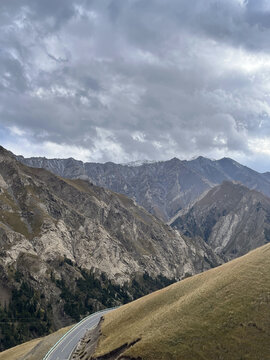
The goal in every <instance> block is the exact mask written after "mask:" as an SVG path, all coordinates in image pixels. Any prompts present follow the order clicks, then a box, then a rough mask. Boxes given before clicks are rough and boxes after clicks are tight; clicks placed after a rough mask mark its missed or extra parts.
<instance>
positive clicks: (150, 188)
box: [18, 156, 270, 221]
mask: <svg viewBox="0 0 270 360" xmlns="http://www.w3.org/2000/svg"><path fill="white" fill-rule="evenodd" d="M18 159H19V160H20V161H21V162H23V163H25V164H26V165H29V166H33V167H40V168H45V169H48V170H49V171H52V172H53V173H55V174H57V175H60V176H63V177H66V178H71V179H74V178H82V179H90V180H91V181H92V182H93V183H94V184H96V185H99V186H104V187H106V188H108V189H111V190H113V191H116V192H119V193H122V194H125V195H127V196H128V197H130V198H133V199H134V200H136V202H137V203H138V204H140V205H141V206H143V207H144V208H145V209H147V210H148V211H149V212H150V213H152V214H154V215H156V216H157V217H158V218H160V219H162V220H164V221H168V220H169V219H171V218H172V217H174V216H175V214H176V213H177V212H178V211H179V210H181V209H182V208H185V207H186V206H188V205H189V204H191V203H192V202H194V201H195V200H196V199H197V198H198V197H199V196H200V195H201V194H203V193H204V192H205V191H206V190H208V189H210V188H211V187H214V186H216V185H218V184H221V183H222V182H223V181H224V180H229V181H239V182H241V183H242V184H244V185H245V186H247V187H249V188H250V189H256V190H258V191H261V192H262V193H264V194H265V195H267V196H270V177H269V176H267V175H266V174H260V173H258V172H256V171H254V170H251V169H249V168H247V167H246V166H243V165H241V164H239V163H237V162H236V161H234V160H232V159H229V158H224V159H221V160H218V161H213V160H210V159H207V158H203V157H198V158H197V159H195V160H191V161H180V160H179V159H176V158H174V159H171V160H169V161H160V162H155V163H144V164H142V165H139V166H138V164H134V165H132V164H128V165H119V164H114V163H106V164H98V163H83V162H82V161H77V160H74V159H46V158H29V159H25V158H23V157H21V156H19V157H18Z"/></svg>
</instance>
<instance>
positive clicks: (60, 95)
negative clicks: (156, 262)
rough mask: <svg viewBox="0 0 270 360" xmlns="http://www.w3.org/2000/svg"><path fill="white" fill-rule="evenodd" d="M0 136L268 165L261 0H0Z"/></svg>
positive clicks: (268, 54) (17, 145) (268, 16)
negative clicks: (234, 159)
mask: <svg viewBox="0 0 270 360" xmlns="http://www.w3.org/2000/svg"><path fill="white" fill-rule="evenodd" d="M0 25H1V29H0V30H1V31H0V41H1V44H2V46H1V48H0V141H1V143H2V144H3V145H4V146H8V147H9V149H10V150H13V151H16V152H17V153H22V154H25V155H27V156H29V155H45V156H50V157H65V156H73V157H76V158H80V159H82V160H85V161H86V160H88V161H116V162H124V161H129V160H137V159H168V158H170V157H173V156H178V157H180V158H190V157H192V156H196V155H205V156H209V157H215V158H219V157H222V156H231V157H234V158H236V159H238V160H240V161H242V162H244V163H246V164H248V165H253V166H255V167H257V169H261V170H265V169H270V161H269V158H270V153H269V147H268V144H269V143H270V119H269V114H270V101H269V97H270V42H269V38H270V6H269V1H267V0H249V1H243V0H226V1H225V0H224V1H222V0H219V1H218V0H216V1H213V0H207V1H201V0H192V1H184V0H182V1H179V0H170V1H166V2H165V1H163V0H147V1H144V0H102V1H101V0H89V1H87V0H85V1H83V0H72V1H66V0H57V1H54V0H47V1H41V0H40V1H36V0H13V1H10V0H1V3H0Z"/></svg>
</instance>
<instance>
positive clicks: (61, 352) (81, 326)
mask: <svg viewBox="0 0 270 360" xmlns="http://www.w3.org/2000/svg"><path fill="white" fill-rule="evenodd" d="M109 311H112V309H106V310H104V311H101V312H98V313H95V314H93V315H90V316H88V317H87V318H85V319H84V320H82V321H81V322H79V323H78V324H77V325H75V326H74V327H73V328H72V329H71V330H70V331H69V333H67V334H66V335H65V336H64V337H63V338H62V339H61V340H60V341H59V342H58V344H57V345H56V346H55V347H54V348H53V349H52V350H51V351H50V352H49V353H47V355H46V356H45V357H44V358H43V360H68V359H69V358H70V355H71V353H72V351H73V350H74V348H75V346H76V345H77V344H78V342H79V340H80V339H81V338H82V337H83V336H84V334H85V333H86V331H87V330H89V329H92V328H93V327H95V326H96V325H97V324H98V323H99V320H100V318H101V317H102V316H103V315H104V314H106V313H107V312H109Z"/></svg>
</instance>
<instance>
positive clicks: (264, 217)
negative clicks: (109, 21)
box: [171, 181, 270, 260]
mask: <svg viewBox="0 0 270 360" xmlns="http://www.w3.org/2000/svg"><path fill="white" fill-rule="evenodd" d="M171 226H172V227H173V228H175V229H178V230H179V231H180V232H181V233H182V234H184V235H186V236H189V237H190V238H192V239H194V238H195V237H197V238H200V239H203V240H204V241H205V242H206V243H207V244H208V245H210V246H211V247H212V249H213V250H214V251H215V252H216V253H217V254H219V255H221V256H223V257H225V258H226V259H227V260H230V259H232V258H235V257H238V256H241V255H244V254H246V253H248V252H249V251H250V250H252V249H255V248H257V247H259V246H262V245H265V244H267V243H268V242H270V198H268V197H267V196H265V195H263V194H262V193H260V192H258V191H256V190H250V189H248V188H247V187H246V186H244V185H242V184H240V183H233V182H229V181H225V182H223V183H222V184H221V185H218V186H216V187H214V188H212V189H210V190H209V191H208V192H207V193H206V194H205V195H204V196H203V197H201V198H200V199H198V200H197V201H196V202H195V203H194V204H193V205H192V206H190V207H189V208H187V209H185V210H182V211H180V212H179V216H176V217H175V218H174V220H173V221H172V223H171Z"/></svg>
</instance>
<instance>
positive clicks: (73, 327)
mask: <svg viewBox="0 0 270 360" xmlns="http://www.w3.org/2000/svg"><path fill="white" fill-rule="evenodd" d="M118 307H119V306H115V307H112V308H108V309H103V310H99V311H97V312H95V313H94V314H90V315H88V316H87V317H85V318H83V319H82V320H81V321H79V322H78V323H77V324H75V325H74V326H72V328H71V329H69V330H68V331H67V332H66V333H65V334H64V335H63V336H62V337H61V338H60V339H59V340H58V341H57V342H56V343H55V344H54V345H53V347H51V348H50V350H49V351H48V352H47V354H46V355H45V356H44V358H43V359H42V360H48V359H49V356H50V355H51V353H52V352H53V351H54V349H55V348H56V347H57V345H58V344H59V343H60V342H61V341H62V340H63V339H64V338H65V337H66V336H68V334H70V333H71V332H72V331H73V330H75V329H76V328H77V327H78V326H79V325H80V324H81V323H82V322H84V321H86V320H88V319H90V318H91V317H93V316H95V315H97V314H99V313H101V312H104V311H106V312H107V311H111V310H114V309H117V308H118Z"/></svg>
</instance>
